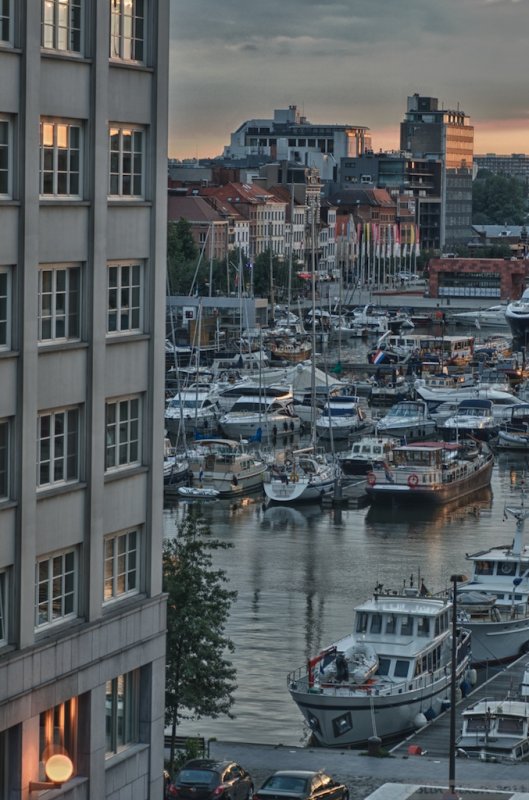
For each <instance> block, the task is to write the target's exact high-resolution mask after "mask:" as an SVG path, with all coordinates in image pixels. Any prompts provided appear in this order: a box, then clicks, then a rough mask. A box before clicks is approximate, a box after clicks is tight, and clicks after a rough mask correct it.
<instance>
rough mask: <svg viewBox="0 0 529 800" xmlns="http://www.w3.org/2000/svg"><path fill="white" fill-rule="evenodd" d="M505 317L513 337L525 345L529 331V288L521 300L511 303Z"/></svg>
mask: <svg viewBox="0 0 529 800" xmlns="http://www.w3.org/2000/svg"><path fill="white" fill-rule="evenodd" d="M505 318H506V320H507V323H508V325H509V328H510V329H511V333H512V335H513V337H514V338H515V339H516V340H518V342H520V343H521V344H522V345H523V346H524V347H525V346H526V344H527V333H528V332H529V289H526V290H525V292H524V293H523V294H522V296H521V298H520V299H519V300H515V301H514V302H513V303H509V305H508V306H507V309H506V311H505Z"/></svg>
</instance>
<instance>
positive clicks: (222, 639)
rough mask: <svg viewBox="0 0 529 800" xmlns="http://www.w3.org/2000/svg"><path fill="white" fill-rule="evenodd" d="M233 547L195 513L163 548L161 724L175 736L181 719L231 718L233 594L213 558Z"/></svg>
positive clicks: (171, 756)
mask: <svg viewBox="0 0 529 800" xmlns="http://www.w3.org/2000/svg"><path fill="white" fill-rule="evenodd" d="M231 546H232V545H231V544H227V543H225V542H221V541H220V540H218V539H214V538H212V536H211V530H210V528H209V527H208V525H207V523H206V521H205V519H204V518H203V517H202V516H201V515H200V513H198V514H196V513H194V512H193V511H190V513H189V514H188V515H187V516H186V518H185V520H184V521H183V522H182V523H180V525H179V526H178V528H177V534H176V538H175V539H165V540H164V545H163V585H164V591H165V592H167V594H168V603H167V654H166V684H165V722H166V725H170V726H171V736H172V739H173V740H172V743H171V753H170V761H171V764H172V763H173V762H174V755H175V746H174V737H175V736H176V729H177V727H178V724H179V722H180V721H181V720H182V719H200V718H201V717H206V716H207V717H213V718H216V717H218V716H220V715H222V714H226V715H227V716H228V717H233V715H232V714H231V713H230V709H231V707H232V705H233V700H234V698H233V692H234V690H235V689H236V683H235V676H236V671H235V668H234V667H233V666H232V664H231V662H230V660H229V657H228V655H227V654H229V653H232V652H233V650H234V646H233V643H232V642H231V640H230V639H229V638H228V637H227V636H226V634H225V626H226V621H227V618H228V615H229V611H230V608H231V604H232V602H233V601H234V600H235V598H236V597H237V592H234V591H230V590H229V589H227V588H226V584H227V583H228V579H227V577H226V574H225V572H224V571H223V570H220V569H217V570H216V569H214V568H213V566H212V561H213V559H212V553H213V552H214V551H215V550H219V549H227V548H229V547H231Z"/></svg>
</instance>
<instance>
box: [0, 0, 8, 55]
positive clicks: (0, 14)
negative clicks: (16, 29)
mask: <svg viewBox="0 0 529 800" xmlns="http://www.w3.org/2000/svg"><path fill="white" fill-rule="evenodd" d="M10 41H11V0H0V42H2V43H7V44H8V43H9V42H10Z"/></svg>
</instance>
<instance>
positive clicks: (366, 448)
mask: <svg viewBox="0 0 529 800" xmlns="http://www.w3.org/2000/svg"><path fill="white" fill-rule="evenodd" d="M399 444H400V441H399V440H398V439H393V438H391V437H388V436H386V437H382V436H362V438H361V439H358V440H357V441H356V442H354V443H353V445H352V446H351V449H350V450H347V451H345V452H342V453H338V454H337V455H338V460H339V461H340V466H341V467H342V470H343V471H344V472H345V473H346V474H348V475H367V473H368V472H371V471H372V470H373V468H374V466H375V464H382V463H384V462H385V463H386V464H390V463H391V462H392V461H393V450H394V448H395V447H397V446H398V445H399Z"/></svg>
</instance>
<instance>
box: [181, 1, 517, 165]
mask: <svg viewBox="0 0 529 800" xmlns="http://www.w3.org/2000/svg"><path fill="white" fill-rule="evenodd" d="M170 3H171V62H170V71H171V76H170V103H169V155H170V156H171V157H175V158H193V157H202V156H216V155H220V154H221V153H222V150H223V147H224V145H226V144H228V143H229V139H230V133H231V132H232V131H233V130H235V129H236V128H237V127H238V126H239V125H240V124H241V123H242V122H244V121H245V120H247V119H252V118H253V117H257V118H265V119H266V118H271V117H272V116H273V111H274V109H276V108H286V107H288V106H289V105H297V106H298V108H299V109H300V110H301V111H302V112H303V113H305V115H306V117H307V118H308V120H309V121H310V122H312V123H318V122H321V123H349V124H355V125H366V126H368V127H369V128H370V129H371V136H372V142H373V148H374V149H375V150H379V149H391V148H398V145H399V124H400V122H401V121H402V118H403V116H404V113H405V110H406V97H407V96H408V95H411V94H414V93H415V92H419V93H420V94H423V95H431V96H433V97H438V98H439V102H440V103H444V107H445V108H456V107H457V105H458V104H459V107H460V109H461V110H462V111H464V112H465V113H466V114H468V115H469V116H470V118H471V123H472V124H473V125H474V127H475V147H474V150H475V152H476V153H485V152H496V153H512V152H515V153H529V88H528V80H527V63H528V52H529V0H170Z"/></svg>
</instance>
